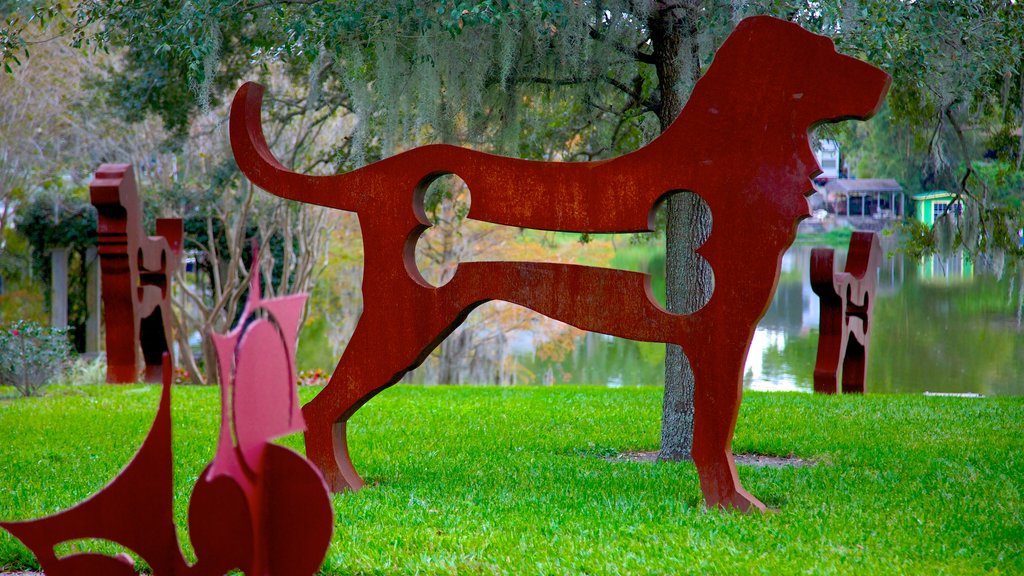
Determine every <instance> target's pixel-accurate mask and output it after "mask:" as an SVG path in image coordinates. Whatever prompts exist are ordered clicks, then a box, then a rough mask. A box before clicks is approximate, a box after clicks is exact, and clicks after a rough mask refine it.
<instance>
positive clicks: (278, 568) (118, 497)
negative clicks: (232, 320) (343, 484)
mask: <svg viewBox="0 0 1024 576" xmlns="http://www.w3.org/2000/svg"><path fill="white" fill-rule="evenodd" d="M257 270H258V268H257V267H256V266H255V265H254V266H253V273H252V274H253V277H254V280H253V282H252V284H251V286H250V292H249V301H248V303H247V306H246V309H245V311H244V313H243V315H242V319H241V320H240V321H239V324H238V326H237V327H236V328H235V329H234V330H233V331H231V332H230V333H229V334H227V335H225V336H216V335H215V336H214V337H215V342H216V349H217V357H218V360H219V365H220V375H221V382H222V385H221V386H222V387H221V429H220V439H219V442H218V446H217V453H216V455H215V456H214V458H213V461H212V462H210V465H209V466H208V467H207V468H206V470H204V471H203V473H202V474H201V475H200V476H199V479H198V480H197V481H196V484H195V487H194V488H193V491H192V498H191V500H190V501H189V509H188V527H189V534H190V536H191V542H192V545H193V548H194V550H195V554H196V558H197V561H196V563H195V564H193V565H189V564H188V563H187V562H186V561H185V559H184V557H183V556H182V553H181V549H180V547H179V546H178V538H177V534H176V531H175V526H174V520H173V516H172V514H173V494H174V482H173V455H172V453H171V405H170V398H171V397H170V393H171V386H170V383H171V364H170V360H169V358H168V356H167V355H165V356H164V363H163V393H162V395H161V397H160V407H159V409H158V411H157V415H156V419H155V420H154V422H153V427H152V428H151V429H150V431H149V435H148V436H147V437H146V440H145V441H144V442H143V444H142V447H141V448H139V451H138V453H136V455H135V457H134V458H133V459H132V461H131V462H130V463H129V464H128V465H127V466H126V467H125V469H124V470H123V471H122V472H121V473H120V474H119V475H118V476H117V477H116V478H115V479H114V480H113V481H112V482H111V483H110V484H109V485H107V487H105V488H103V489H102V490H100V492H98V493H97V494H96V495H94V496H92V497H91V498H89V499H88V500H86V501H84V502H82V503H81V504H79V505H77V506H75V507H74V508H71V509H69V510H66V511H64V512H60V513H58V514H55V515H53V516H49V517H46V518H40V519H37V520H28V521H24V522H5V523H0V526H2V527H3V528H6V529H7V530H8V531H9V532H11V534H13V535H14V536H16V537H17V538H18V539H20V540H21V541H22V542H23V543H24V544H25V545H26V546H28V547H29V549H31V550H32V551H33V552H34V553H35V554H36V557H37V558H38V559H39V563H40V565H41V566H42V568H43V570H44V571H45V573H46V574H47V576H126V575H134V574H135V573H136V571H135V568H134V562H133V560H132V558H131V557H130V556H128V555H127V554H119V555H117V556H105V555H101V554H95V553H87V554H73V555H69V556H65V557H57V555H56V553H55V550H54V546H56V545H57V544H59V543H61V542H67V541H72V540H79V539H83V538H99V539H103V540H109V541H111V542H115V543H117V544H120V545H122V546H124V547H125V548H127V549H129V550H131V551H133V552H135V553H137V554H138V555H139V556H140V557H141V558H142V559H143V560H145V562H146V563H147V564H149V569H150V571H151V573H152V574H153V575H154V576H185V575H187V576H221V575H223V574H225V573H226V572H228V571H230V570H242V571H243V572H244V573H245V574H249V575H253V576H309V575H310V574H313V573H314V572H316V570H317V568H318V567H319V566H320V563H321V562H322V561H323V558H324V554H325V552H326V551H327V546H328V545H329V544H330V539H331V530H332V527H333V520H334V519H333V511H332V509H331V501H330V493H329V492H328V490H327V485H326V484H325V483H324V480H323V478H322V477H321V476H320V474H319V472H318V471H317V470H316V468H314V467H313V466H312V465H311V464H310V463H309V462H308V461H306V460H305V459H304V458H303V457H302V456H300V455H298V454H296V453H295V452H293V451H291V450H289V449H287V448H283V447H281V446H278V445H276V444H272V443H271V442H270V441H271V440H272V439H274V438H277V437H279V436H282V435H285V434H288V433H290V432H295V431H298V430H302V429H303V422H302V414H301V412H300V410H299V403H298V397H297V396H296V392H295V388H296V381H295V380H296V376H295V363H294V358H295V339H296V335H297V331H298V323H299V315H300V313H301V310H302V306H303V303H304V301H305V298H306V296H305V295H299V296H290V297H287V298H276V299H271V300H261V299H260V295H259V281H258V279H256V277H257V276H258V272H256V271H257ZM257 313H259V314H265V315H266V318H260V317H259V316H258V315H257Z"/></svg>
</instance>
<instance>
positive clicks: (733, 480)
mask: <svg viewBox="0 0 1024 576" xmlns="http://www.w3.org/2000/svg"><path fill="white" fill-rule="evenodd" d="M889 82H890V79H889V76H888V75H887V74H885V73H884V72H882V71H881V70H879V69H877V68H875V67H873V66H870V65H868V64H865V63H863V62H860V61H858V60H855V59H853V58H850V57H847V56H843V55H840V54H837V53H836V51H835V48H834V46H833V44H832V42H831V40H829V39H828V38H825V37H823V36H818V35H815V34H811V33H809V32H807V31H805V30H803V29H802V28H800V27H799V26H797V25H795V24H791V23H787V22H784V21H781V20H776V19H772V18H767V17H755V18H750V19H747V20H744V21H743V22H741V23H740V24H739V25H738V26H737V28H736V30H735V31H734V32H733V33H732V35H730V37H729V38H728V39H727V40H726V42H725V43H724V45H723V46H722V48H721V49H720V50H719V51H718V53H717V54H716V56H715V59H714V62H713V64H712V66H711V67H710V69H709V70H708V72H707V74H705V76H704V77H703V78H702V79H701V80H700V81H699V82H698V83H697V85H696V87H695V89H694V91H693V94H692V96H691V97H690V100H689V101H688V103H687V105H686V108H685V109H684V110H683V111H682V113H681V114H680V115H679V117H678V118H677V119H676V120H675V122H674V123H673V124H672V126H671V127H669V129H668V130H667V131H666V132H665V133H664V134H662V135H661V136H659V137H658V138H657V139H656V140H654V141H653V142H651V143H650V144H649V145H647V146H645V147H644V148H641V149H640V150H637V151H635V152H633V153H630V154H627V155H625V156H622V157H619V158H615V159H612V160H605V161H599V162H583V163H560V162H538V161H527V160H519V159H515V158H505V157H500V156H494V155H490V154H486V153H482V152H476V151H473V150H468V149H465V148H459V147H455V146H447V145H432V146H424V147H420V148H415V149H412V150H409V151H407V152H404V153H401V154H398V155H396V156H394V157H391V158H388V159H385V160H382V161H380V162H376V163H374V164H371V165H369V166H366V167H364V168H361V169H358V170H355V171H352V172H349V173H345V174H339V175H335V176H309V175H304V174H298V173H294V172H291V171H290V170H288V169H287V168H285V167H284V166H282V165H281V163H280V162H278V161H277V159H275V157H274V156H273V154H272V153H271V152H270V150H269V148H268V147H267V144H266V141H265V138H264V135H263V129H262V127H261V123H260V105H261V101H262V94H263V89H262V87H261V86H259V85H256V84H252V83H249V84H246V85H244V86H242V87H241V88H240V89H239V91H238V92H237V94H236V95H235V99H234V102H233V104H232V108H231V145H232V149H233V150H234V154H235V158H236V160H237V162H238V165H239V167H240V168H241V169H242V171H243V172H244V173H245V174H246V175H247V176H248V177H249V179H250V180H252V181H253V182H254V183H255V184H256V185H257V186H259V187H261V188H263V189H265V190H267V191H269V192H271V193H273V194H275V195H277V196H280V197H283V198H288V199H292V200H297V201H300V202H308V203H312V204H319V205H321V206H327V207H331V208H336V209H339V210H346V211H351V212H355V213H357V214H358V216H359V225H360V228H361V230H362V235H363V246H364V252H365V260H364V270H363V298H364V300H363V313H362V316H361V318H360V320H359V323H358V325H357V326H356V329H355V333H354V335H353V337H352V340H351V342H350V343H349V344H348V347H347V348H346V350H345V352H344V355H343V356H342V358H341V360H340V362H339V363H338V366H337V369H336V370H335V371H334V375H333V376H332V378H331V381H330V382H329V383H328V385H327V386H326V387H325V388H324V390H323V391H322V392H321V393H320V394H318V395H317V396H316V397H315V398H314V399H313V400H312V401H311V402H310V403H308V404H307V405H306V406H305V407H304V409H303V411H304V414H305V416H306V423H307V426H308V429H307V431H306V453H307V455H308V456H309V457H310V459H312V460H313V462H315V463H316V464H317V465H318V466H319V467H320V469H321V471H323V473H324V475H325V477H326V479H327V481H328V484H329V485H330V487H331V488H332V489H333V490H342V489H353V490H354V489H358V488H360V487H361V486H362V485H363V481H362V479H361V478H360V477H359V474H358V473H357V472H356V470H355V468H354V466H353V464H352V460H351V458H350V457H349V453H348V447H347V441H346V422H347V421H348V419H349V417H351V416H352V414H353V413H354V412H355V411H356V410H358V409H359V408H360V407H361V406H362V405H363V404H365V403H366V402H367V401H368V400H369V399H371V398H372V397H373V396H374V395H376V394H377V393H379V392H380V391H381V390H384V389H385V388H387V387H388V386H391V385H392V384H394V383H395V382H397V381H398V380H399V379H400V378H401V377H402V375H403V374H405V373H406V372H407V371H408V370H410V369H412V368H415V367H416V366H418V365H419V364H420V363H421V362H423V360H424V359H425V358H426V357H427V355H428V354H429V353H430V351H431V350H433V349H434V348H435V347H436V346H437V345H438V344H439V343H440V342H441V341H442V340H443V339H444V338H445V337H447V336H448V335H449V334H450V333H451V332H452V330H454V328H455V327H456V326H458V325H459V324H460V323H461V322H462V321H463V320H464V319H465V318H466V316H467V315H468V314H469V312H470V311H471V310H473V309H474V308H475V307H476V306H479V305H480V304H482V303H484V302H487V301H489V300H504V301H507V302H512V303H515V304H519V305H522V306H525V307H527V308H530V309H532V310H535V311H537V312H540V313H541V314H544V315H547V316H549V317H552V318H556V319H558V320H561V321H563V322H567V323H569V324H572V325H573V326H576V327H578V328H582V329H585V330H591V331H596V332H603V333H605V334H613V335H616V336H621V337H625V338H631V339H634V340H643V341H652V342H670V343H676V344H680V345H682V346H683V348H684V349H685V351H686V354H687V355H688V357H689V359H690V362H691V364H692V366H693V368H694V373H695V376H696V386H697V392H696V399H695V404H696V414H695V422H694V448H693V457H694V460H695V462H696V465H697V469H698V472H699V475H700V481H701V488H702V489H703V492H704V496H705V499H706V501H707V503H708V505H710V506H722V507H734V508H738V509H740V510H748V509H750V508H757V509H763V508H764V506H763V505H762V504H761V502H759V501H758V500H757V499H756V498H754V497H753V496H751V495H750V494H749V493H748V492H747V491H745V490H744V489H743V487H742V486H741V484H740V481H739V478H738V477H737V474H736V466H735V464H734V462H733V457H732V449H731V446H732V435H733V430H734V428H735V425H736V417H737V413H738V410H739V405H740V397H741V392H742V371H743V365H744V359H745V357H746V354H747V349H748V346H749V344H750V340H751V338H752V336H753V331H754V328H755V326H756V324H757V321H758V319H759V318H760V317H761V316H762V315H763V314H764V312H765V311H766V309H767V306H768V304H769V302H770V300H771V296H772V293H773V292H774V290H775V285H776V283H777V281H778V276H779V265H780V259H781V255H782V253H783V251H784V250H785V249H786V247H788V246H789V245H790V244H791V243H792V241H793V238H794V235H795V229H796V223H797V222H798V221H799V220H800V219H802V218H804V217H806V216H807V215H808V205H807V200H806V198H805V196H806V195H807V194H809V193H811V192H812V187H811V183H810V178H811V177H813V176H814V175H815V174H817V173H818V172H820V168H819V167H818V165H817V163H816V161H815V157H814V154H813V153H812V151H811V148H810V146H809V144H808V136H807V134H808V130H809V129H810V128H811V127H813V126H814V125H816V124H819V123H822V122H828V121H834V120H839V119H845V118H867V117H869V116H871V115H872V114H874V113H875V112H876V111H877V110H878V108H879V107H880V105H881V102H882V99H883V97H884V95H885V93H886V91H887V89H888V86H889ZM444 174H456V175H458V176H459V177H460V178H462V180H463V181H465V182H466V184H467V185H468V187H469V189H470V191H471V193H472V195H473V202H472V206H471V208H470V211H469V215H468V216H469V218H473V219H476V220H483V221H487V222H494V223H498V224H505V225H509V226H518V227H524V228H534V229H542V230H561V231H571V232H649V231H651V230H652V229H653V215H654V210H655V207H656V205H657V204H658V203H659V202H660V201H662V200H664V199H665V197H666V196H668V195H670V194H672V193H673V192H677V191H683V190H687V191H692V192H696V193H697V194H699V195H700V196H701V197H702V198H703V199H704V201H705V202H706V203H707V205H708V206H709V207H710V209H711V213H712V219H713V222H714V225H713V229H712V232H711V235H710V237H709V238H708V239H707V241H706V242H705V243H704V245H703V246H701V247H700V249H699V250H698V252H699V254H700V255H701V256H703V257H704V258H705V259H706V260H707V261H708V262H709V263H710V264H711V267H712V269H713V271H714V277H715V289H714V294H713V295H712V296H711V299H710V301H709V302H708V303H707V304H706V305H705V306H704V307H703V308H701V309H700V310H698V311H697V312H694V313H693V314H690V315H676V314H670V313H668V312H666V311H665V310H664V309H662V308H661V307H660V306H659V305H658V304H657V303H656V302H655V300H654V299H653V298H652V296H651V287H650V278H649V277H648V276H647V275H645V274H640V273H635V272H625V271H620V270H608V269H601V268H592V267H587V266H576V265H567V264H551V263H534V262H472V263H463V264H461V265H460V266H459V267H458V269H457V271H456V273H455V275H454V277H453V278H452V280H451V281H450V282H448V283H447V284H445V285H444V286H441V287H434V286H432V285H430V284H429V283H427V282H426V281H425V280H424V279H423V278H422V277H421V276H420V273H419V272H418V270H417V268H416V263H415V259H414V250H415V245H416V240H417V238H419V236H420V234H421V233H422V232H423V231H424V230H425V229H426V228H427V227H428V226H429V223H428V221H427V218H426V216H425V214H424V209H423V196H424V193H425V191H426V189H427V187H428V186H429V185H430V183H431V182H432V181H433V180H434V179H435V178H437V177H439V176H441V175H444Z"/></svg>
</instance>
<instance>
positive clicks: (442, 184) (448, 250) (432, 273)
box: [416, 174, 476, 288]
mask: <svg viewBox="0 0 1024 576" xmlns="http://www.w3.org/2000/svg"><path fill="white" fill-rule="evenodd" d="M469 206H470V195H469V187H468V186H466V183H465V182H463V181H462V179H461V178H459V177H458V176H456V175H454V174H446V175H444V176H440V177H438V178H437V179H435V180H434V181H433V182H432V183H431V184H430V186H429V187H427V190H426V192H425V193H424V195H423V212H424V213H425V214H426V215H427V219H428V220H430V228H428V229H427V230H425V231H424V232H423V234H421V235H420V237H419V240H417V241H416V268H417V270H419V273H420V275H421V276H422V277H423V279H424V280H426V281H427V282H429V283H430V285H431V286H435V287H438V288H439V287H441V286H444V285H445V284H447V283H448V282H449V281H450V280H451V279H452V277H453V276H455V271H456V269H457V268H458V267H459V262H461V261H466V260H469V257H470V255H471V253H472V252H473V250H474V248H476V246H475V244H476V242H475V235H474V234H473V233H471V231H470V230H468V227H467V226H466V219H467V215H468V214H469Z"/></svg>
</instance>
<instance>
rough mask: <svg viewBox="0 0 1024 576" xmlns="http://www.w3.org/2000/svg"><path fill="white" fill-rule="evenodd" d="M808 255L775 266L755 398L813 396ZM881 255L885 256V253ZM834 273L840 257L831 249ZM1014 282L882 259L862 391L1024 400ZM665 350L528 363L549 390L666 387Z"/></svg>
mask: <svg viewBox="0 0 1024 576" xmlns="http://www.w3.org/2000/svg"><path fill="white" fill-rule="evenodd" d="M810 251H811V248H810V247H806V246H798V247H794V248H792V249H791V250H790V251H789V252H787V253H786V254H785V255H784V257H783V261H782V274H781V277H780V280H779V286H778V289H777V291H776V294H775V299H774V300H773V302H772V304H771V306H770V308H769V310H768V312H767V313H766V314H765V317H764V318H763V319H762V321H761V323H760V324H759V325H758V327H757V330H756V333H755V335H754V339H753V342H752V343H751V348H750V353H749V354H748V356H747V362H746V367H745V370H744V374H745V375H744V385H745V386H746V387H747V388H750V389H754V390H799V391H807V392H810V391H811V390H812V379H813V370H814V360H815V355H816V353H817V345H818V321H819V318H818V316H819V309H818V298H817V296H816V295H815V294H814V292H812V291H811V287H810ZM887 251H888V249H887ZM836 252H837V254H836V260H837V266H839V267H842V266H843V265H845V260H846V254H845V250H842V249H837V250H836ZM1021 283H1022V282H1021V278H1020V276H1019V275H1018V274H1016V273H1015V274H1012V275H1007V276H1004V277H1003V278H996V277H994V276H989V275H983V274H975V271H974V267H973V266H972V265H971V263H970V260H969V259H968V258H964V257H962V256H954V257H951V258H947V259H941V258H933V259H929V260H928V261H925V262H912V261H910V260H909V259H907V258H905V256H904V255H902V254H895V255H893V256H891V257H888V258H886V260H885V261H884V263H883V265H882V269H881V270H880V271H879V284H878V295H877V300H876V304H875V311H874V314H875V318H874V324H873V327H872V333H871V349H870V356H869V360H868V382H867V386H868V391H869V392H900V393H921V392H925V391H929V392H940V393H980V394H985V395H1022V394H1024V370H1022V368H1021V367H1024V332H1022V330H1021V327H1020V322H1019V320H1018V319H1019V310H1020V307H1021V304H1022V303H1024V291H1022V290H1021ZM664 357H665V353H664V346H662V345H660V344H649V343H643V342H633V341H629V340H621V339H618V338H612V337H610V336H605V335H601V334H588V335H586V336H585V337H583V338H582V339H581V341H580V342H579V345H578V346H577V347H576V349H575V351H574V352H573V353H572V354H571V355H570V356H569V357H568V358H566V359H565V360H564V361H563V362H561V363H557V364H554V363H544V362H538V361H533V362H532V369H533V371H534V373H536V374H545V373H547V372H549V371H550V373H551V374H552V376H553V378H552V379H553V381H554V382H573V383H584V384H600V385H613V386H635V385H644V384H656V385H657V384H663V383H664V374H663V370H664V369H663V365H662V363H663V362H664Z"/></svg>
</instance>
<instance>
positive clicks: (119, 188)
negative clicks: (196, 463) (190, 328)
mask: <svg viewBox="0 0 1024 576" xmlns="http://www.w3.org/2000/svg"><path fill="white" fill-rule="evenodd" d="M89 196H90V198H91V199H92V204H93V206H95V207H96V211H97V213H98V226H97V233H98V235H99V250H98V252H99V255H100V274H101V278H102V284H101V286H102V293H103V318H104V320H105V321H106V325H107V382H110V383H131V382H137V381H138V375H139V367H138V358H139V356H138V353H139V350H141V351H142V359H143V362H144V366H145V367H144V369H143V379H144V380H145V381H146V382H160V375H161V370H162V368H161V364H162V362H163V360H162V358H163V355H164V353H165V352H169V351H170V349H171V345H172V344H171V343H172V342H173V340H172V336H171V300H170V299H171V279H172V277H173V276H174V270H175V269H176V268H177V267H178V263H179V262H180V260H181V243H182V236H183V228H182V222H181V219H179V218H158V219H157V221H156V235H155V236H147V235H146V234H145V232H144V231H143V229H142V204H141V202H140V200H139V191H138V188H137V187H136V184H135V172H134V170H133V169H132V165H131V164H104V165H102V166H100V167H99V169H98V170H97V171H96V175H95V177H94V178H93V180H92V182H91V183H90V184H89Z"/></svg>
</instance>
